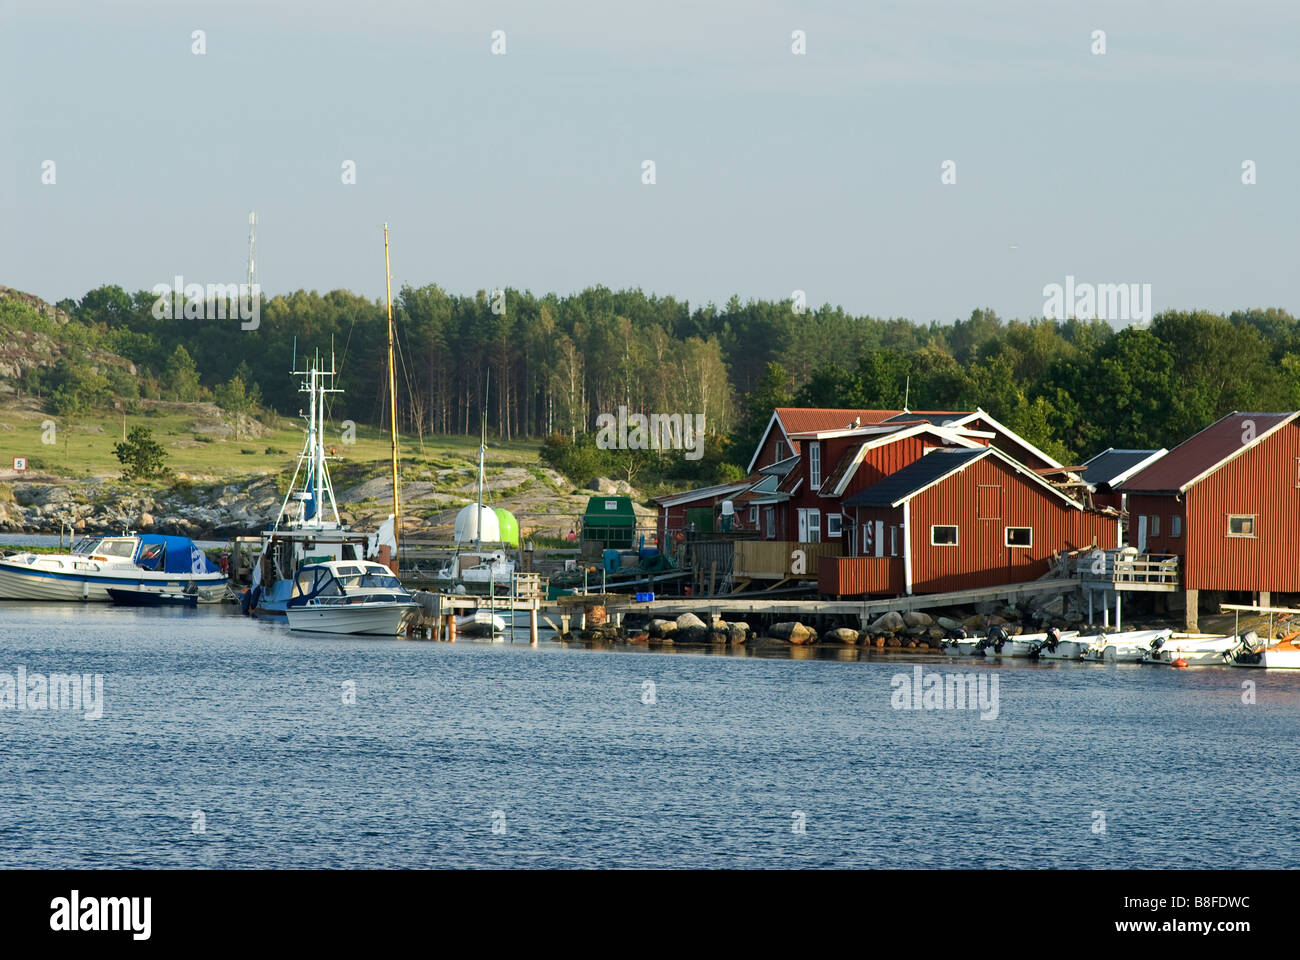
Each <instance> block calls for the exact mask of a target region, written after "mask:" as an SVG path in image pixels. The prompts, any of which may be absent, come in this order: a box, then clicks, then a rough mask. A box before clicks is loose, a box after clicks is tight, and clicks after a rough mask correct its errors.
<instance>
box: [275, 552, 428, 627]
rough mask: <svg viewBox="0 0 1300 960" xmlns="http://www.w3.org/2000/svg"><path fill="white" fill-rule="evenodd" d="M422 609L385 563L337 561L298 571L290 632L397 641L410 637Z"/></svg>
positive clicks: (291, 601) (288, 614)
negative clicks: (409, 629) (409, 630)
mask: <svg viewBox="0 0 1300 960" xmlns="http://www.w3.org/2000/svg"><path fill="white" fill-rule="evenodd" d="M419 610H420V605H419V604H418V603H417V602H416V600H415V598H414V597H413V596H412V595H411V594H410V593H409V592H408V591H407V590H406V589H405V588H404V587H403V586H402V585H401V583H400V582H399V581H398V579H397V577H395V576H393V572H392V571H391V570H389V569H388V568H387V567H386V566H384V565H383V564H380V563H372V562H366V561H346V560H332V561H328V562H326V563H317V564H309V565H307V566H304V567H303V568H302V569H300V570H299V571H298V574H297V576H295V577H294V579H293V596H292V597H290V598H289V601H288V603H287V605H286V607H285V616H286V617H287V618H288V621H289V629H290V630H302V631H310V632H313V633H339V634H349V635H357V634H361V635H379V636H386V637H393V636H397V635H399V634H403V633H405V632H406V628H407V626H408V625H410V624H411V623H412V622H413V621H414V620H415V617H416V616H417V614H418V613H419Z"/></svg>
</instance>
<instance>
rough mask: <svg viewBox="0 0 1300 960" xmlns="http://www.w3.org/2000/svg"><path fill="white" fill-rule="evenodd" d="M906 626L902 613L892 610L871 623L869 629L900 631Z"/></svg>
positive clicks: (881, 631)
mask: <svg viewBox="0 0 1300 960" xmlns="http://www.w3.org/2000/svg"><path fill="white" fill-rule="evenodd" d="M904 626H905V624H904V622H903V617H902V615H901V614H899V613H897V612H895V611H893V610H890V611H889V612H888V613H882V614H881V615H880V616H879V617H877V618H876V619H875V620H874V621H872V622H871V623H869V624H868V625H867V629H868V630H870V631H871V632H872V633H898V632H899V631H900V630H902V629H903V627H904Z"/></svg>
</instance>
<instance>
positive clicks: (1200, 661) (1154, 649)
mask: <svg viewBox="0 0 1300 960" xmlns="http://www.w3.org/2000/svg"><path fill="white" fill-rule="evenodd" d="M1236 643H1237V638H1236V637H1225V636H1217V635H1215V634H1212V633H1175V634H1171V635H1170V636H1169V637H1167V638H1166V637H1157V638H1156V639H1155V640H1152V641H1151V646H1150V648H1149V649H1148V650H1147V652H1146V653H1144V654H1143V655H1142V662H1143V663H1155V664H1165V665H1166V666H1168V665H1169V664H1172V663H1174V662H1175V661H1178V660H1182V661H1183V662H1184V663H1185V664H1186V665H1187V666H1189V667H1221V666H1223V664H1224V660H1225V656H1224V655H1225V654H1226V653H1227V652H1228V651H1230V650H1231V649H1232V648H1233V647H1234V646H1235V645H1236Z"/></svg>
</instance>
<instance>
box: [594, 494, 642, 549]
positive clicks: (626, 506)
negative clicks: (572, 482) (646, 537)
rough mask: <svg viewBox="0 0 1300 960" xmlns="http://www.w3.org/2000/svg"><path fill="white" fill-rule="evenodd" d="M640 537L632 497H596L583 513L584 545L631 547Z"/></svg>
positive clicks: (613, 547)
mask: <svg viewBox="0 0 1300 960" xmlns="http://www.w3.org/2000/svg"><path fill="white" fill-rule="evenodd" d="M635 539H636V514H635V513H634V512H633V510H632V499H631V498H630V497H592V498H591V499H590V500H588V501H587V512H586V513H584V514H583V515H582V542H583V544H584V545H591V546H599V548H600V549H601V550H602V551H603V550H606V549H615V550H630V549H631V548H632V542H633V540H635Z"/></svg>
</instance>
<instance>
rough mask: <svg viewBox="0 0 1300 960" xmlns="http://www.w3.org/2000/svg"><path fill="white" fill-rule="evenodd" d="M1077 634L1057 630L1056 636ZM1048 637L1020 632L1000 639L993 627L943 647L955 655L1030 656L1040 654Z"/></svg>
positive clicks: (947, 643)
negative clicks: (985, 634) (983, 635)
mask: <svg viewBox="0 0 1300 960" xmlns="http://www.w3.org/2000/svg"><path fill="white" fill-rule="evenodd" d="M1077 634H1078V631H1077V630H1070V631H1066V632H1064V633H1060V632H1059V631H1058V636H1059V637H1060V638H1061V639H1062V640H1066V639H1069V638H1072V637H1074V636H1076V635H1077ZM1050 639H1051V635H1050V634H1047V633H1022V634H1019V635H1017V636H1014V637H1013V636H1010V635H1005V638H1004V639H1002V638H999V637H998V635H997V633H996V629H995V630H994V631H990V633H989V635H988V636H985V637H961V638H958V639H956V640H948V641H945V643H944V648H945V649H946V650H947V651H948V652H949V653H952V654H956V655H957V656H975V657H982V656H997V657H1031V656H1035V655H1037V656H1042V652H1041V651H1042V650H1043V649H1045V647H1046V645H1047V644H1048V642H1049V641H1050Z"/></svg>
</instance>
